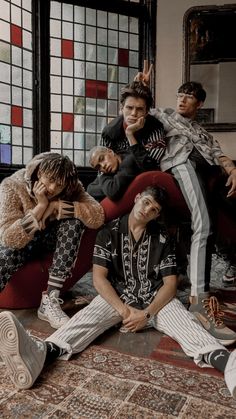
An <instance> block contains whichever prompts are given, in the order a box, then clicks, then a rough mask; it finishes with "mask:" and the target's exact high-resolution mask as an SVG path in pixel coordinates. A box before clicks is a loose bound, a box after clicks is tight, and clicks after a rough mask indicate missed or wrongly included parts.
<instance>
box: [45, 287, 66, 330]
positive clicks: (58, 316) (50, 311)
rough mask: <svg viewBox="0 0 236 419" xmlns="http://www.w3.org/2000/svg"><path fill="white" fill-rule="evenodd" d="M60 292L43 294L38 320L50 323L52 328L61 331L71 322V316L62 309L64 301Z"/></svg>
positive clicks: (54, 291)
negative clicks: (62, 327) (60, 328)
mask: <svg viewBox="0 0 236 419" xmlns="http://www.w3.org/2000/svg"><path fill="white" fill-rule="evenodd" d="M59 293H60V291H58V290H53V291H51V292H50V293H49V294H47V293H46V292H43V294H42V300H41V303H40V307H39V309H38V318H39V319H41V320H45V321H46V322H49V323H50V325H51V327H53V328H54V329H59V327H61V326H63V325H64V324H66V323H67V322H68V320H70V318H69V316H67V314H66V313H64V311H63V310H62V309H61V304H63V300H61V298H59Z"/></svg>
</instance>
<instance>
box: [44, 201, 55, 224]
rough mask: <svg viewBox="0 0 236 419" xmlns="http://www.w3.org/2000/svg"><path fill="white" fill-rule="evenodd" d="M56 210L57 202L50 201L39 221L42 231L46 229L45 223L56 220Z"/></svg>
mask: <svg viewBox="0 0 236 419" xmlns="http://www.w3.org/2000/svg"><path fill="white" fill-rule="evenodd" d="M58 208H59V202H58V201H51V202H50V203H49V205H48V207H47V209H46V211H45V212H44V214H43V217H42V219H41V226H42V229H44V228H45V227H46V221H47V220H48V219H49V218H50V219H54V220H55V219H56V217H57V215H58Z"/></svg>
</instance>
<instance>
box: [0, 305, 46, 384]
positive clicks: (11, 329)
mask: <svg viewBox="0 0 236 419" xmlns="http://www.w3.org/2000/svg"><path fill="white" fill-rule="evenodd" d="M46 353H47V349H46V344H45V342H43V341H41V340H38V339H36V338H33V337H32V336H30V335H29V334H28V333H27V332H26V330H25V329H24V327H23V326H22V325H21V323H20V322H19V321H18V320H17V318H16V317H15V316H14V314H13V313H11V312H10V311H3V312H2V313H0V355H1V358H2V360H3V362H4V364H5V365H6V367H7V369H8V372H9V374H10V378H11V380H12V381H13V383H14V384H15V386H16V387H17V388H18V389H27V388H30V387H32V385H33V383H34V382H35V380H36V378H37V377H38V376H39V374H40V372H41V371H42V368H43V366H44V361H45V358H46Z"/></svg>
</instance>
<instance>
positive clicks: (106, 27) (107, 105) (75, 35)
mask: <svg viewBox="0 0 236 419" xmlns="http://www.w3.org/2000/svg"><path fill="white" fill-rule="evenodd" d="M51 4H52V8H51V18H50V34H51V39H50V42H51V44H52V46H51V58H50V60H51V66H50V69H51V70H50V71H51V74H50V76H51V130H52V134H51V149H52V150H55V149H57V150H58V151H60V152H61V153H69V155H71V156H72V157H73V159H74V162H75V163H76V164H79V165H85V164H86V163H87V160H86V158H87V151H88V150H89V149H90V148H91V147H92V146H94V145H95V144H97V143H98V139H99V138H100V135H101V131H102V129H103V128H104V126H105V125H106V124H107V123H108V122H109V120H110V119H112V118H114V117H115V116H117V115H118V109H119V91H120V87H121V86H123V85H124V84H125V83H128V82H129V81H130V79H129V77H130V75H131V74H132V75H133V72H134V71H135V74H136V73H137V71H138V62H139V61H138V37H139V34H138V19H137V18H135V17H128V16H126V15H122V14H115V13H110V12H106V11H102V10H95V9H90V8H86V7H80V6H77V5H75V4H74V5H71V4H66V3H62V7H59V6H58V4H57V2H54V1H52V2H51ZM60 28H62V31H61V30H60ZM65 35H66V37H65ZM131 36H132V48H130V39H131ZM63 37H64V40H63V45H65V46H66V48H64V49H62V48H61V45H62V44H61V41H62V38H63ZM65 41H70V43H66V42H65ZM65 54H66V55H67V56H65ZM61 95H63V96H61ZM60 97H61V99H60ZM59 133H61V135H59ZM85 150H86V151H85Z"/></svg>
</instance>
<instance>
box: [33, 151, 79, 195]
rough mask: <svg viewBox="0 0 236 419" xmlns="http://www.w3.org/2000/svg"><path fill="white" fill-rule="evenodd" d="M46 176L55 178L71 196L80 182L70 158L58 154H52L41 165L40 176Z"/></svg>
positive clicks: (39, 168)
mask: <svg viewBox="0 0 236 419" xmlns="http://www.w3.org/2000/svg"><path fill="white" fill-rule="evenodd" d="M39 173H40V174H42V173H43V174H44V175H46V176H49V177H51V178H54V179H55V180H57V181H58V182H60V183H61V184H62V185H64V191H65V190H66V194H68V195H70V194H71V193H72V192H73V191H74V189H75V187H76V185H77V182H78V174H77V169H76V166H75V164H74V163H73V162H72V161H71V160H70V159H69V157H68V156H62V155H61V154H58V153H50V154H49V155H48V156H46V157H45V158H44V159H43V160H42V161H41V163H40V165H39V167H38V174H39Z"/></svg>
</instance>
